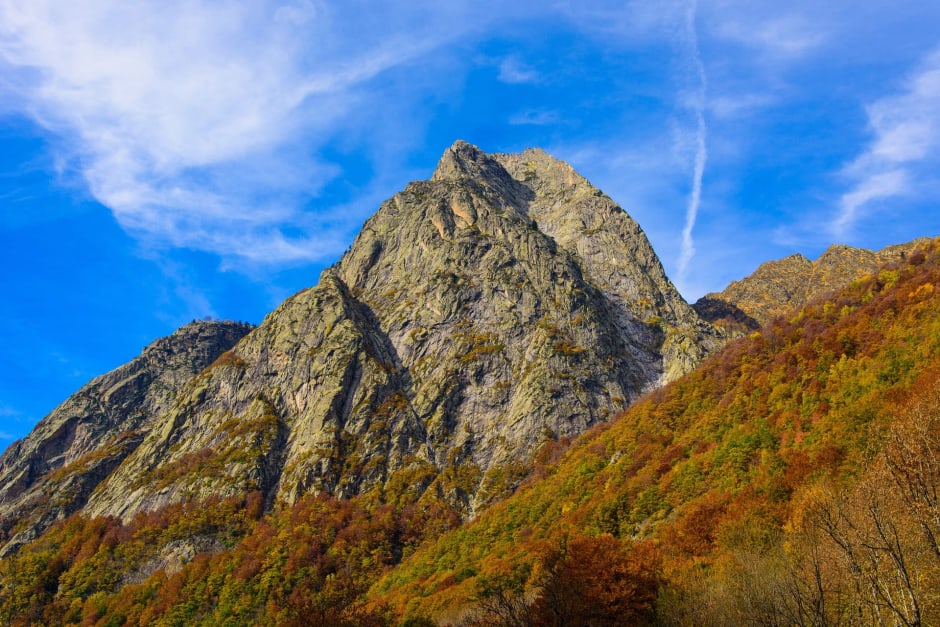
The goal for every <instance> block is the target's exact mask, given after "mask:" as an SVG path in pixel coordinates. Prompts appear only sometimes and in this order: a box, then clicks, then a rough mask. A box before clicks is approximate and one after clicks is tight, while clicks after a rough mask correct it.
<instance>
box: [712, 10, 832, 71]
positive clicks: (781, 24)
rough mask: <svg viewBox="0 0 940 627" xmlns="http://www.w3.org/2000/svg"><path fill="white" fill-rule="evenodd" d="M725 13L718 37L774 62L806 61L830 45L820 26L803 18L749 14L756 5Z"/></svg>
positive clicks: (722, 16)
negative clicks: (802, 59) (818, 50)
mask: <svg viewBox="0 0 940 627" xmlns="http://www.w3.org/2000/svg"><path fill="white" fill-rule="evenodd" d="M725 9H726V10H725V11H721V19H720V21H718V22H717V24H716V25H715V30H716V32H717V34H718V35H719V36H721V37H722V38H724V39H727V40H730V41H733V42H736V43H738V44H741V45H743V46H746V47H748V48H751V49H752V50H754V51H756V52H757V53H758V54H760V55H763V56H765V57H767V58H770V59H776V60H789V59H795V58H798V57H802V56H804V55H806V54H807V53H808V52H810V51H812V50H814V49H816V48H818V47H819V46H821V45H822V44H824V43H825V42H826V36H825V34H824V32H821V31H820V30H819V26H818V25H814V24H811V23H810V22H809V21H808V20H807V19H806V18H805V17H802V16H797V15H782V16H781V15H773V16H765V15H754V14H753V13H751V14H749V12H750V11H753V10H755V9H754V6H753V5H750V6H748V7H740V6H736V5H735V6H731V7H725ZM728 9H730V10H728Z"/></svg>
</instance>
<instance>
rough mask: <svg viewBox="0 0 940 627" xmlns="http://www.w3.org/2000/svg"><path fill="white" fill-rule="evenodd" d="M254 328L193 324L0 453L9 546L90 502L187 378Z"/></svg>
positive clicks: (0, 516) (1, 503)
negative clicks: (92, 494) (90, 498)
mask: <svg viewBox="0 0 940 627" xmlns="http://www.w3.org/2000/svg"><path fill="white" fill-rule="evenodd" d="M250 330H251V327H250V326H249V325H244V324H237V323H231V322H193V323H191V324H188V325H186V326H184V327H182V328H181V329H179V330H178V331H177V332H176V333H174V334H173V335H170V336H169V337H165V338H162V339H159V340H157V341H155V342H153V343H152V344H150V345H149V346H147V347H146V348H145V349H144V350H143V353H142V354H141V355H140V357H137V358H136V359H134V360H132V361H130V362H129V363H127V364H125V365H123V366H121V367H120V368H117V369H116V370H114V371H112V372H109V373H108V374H105V375H102V376H100V377H97V378H96V379H94V380H92V381H91V382H89V383H88V384H87V385H85V386H84V387H83V388H82V389H80V390H79V391H78V392H76V393H75V394H74V395H72V396H71V397H70V398H69V399H68V400H66V401H65V402H64V403H62V404H61V405H59V406H58V407H57V408H56V409H55V410H53V412H52V413H51V414H49V415H48V416H46V417H45V418H44V419H43V420H42V421H40V423H39V424H38V425H36V427H35V429H33V431H32V433H30V434H29V435H28V436H27V437H26V438H24V439H23V440H20V441H18V442H16V443H14V444H13V445H12V446H10V447H9V448H8V449H7V450H6V451H5V452H4V453H3V455H2V456H0V520H2V527H0V533H2V535H0V541H3V540H6V539H9V536H10V535H11V534H15V536H14V537H13V539H12V542H10V544H8V545H7V547H6V548H5V549H4V552H5V551H7V550H9V549H11V548H14V547H16V546H18V545H19V544H21V543H23V542H25V541H27V540H30V539H32V538H34V537H35V536H36V534H37V533H38V532H40V531H42V530H44V529H45V528H47V527H48V526H49V525H50V524H51V523H52V522H54V521H56V520H58V519H61V518H64V517H65V516H67V515H68V514H71V513H72V512H75V511H77V510H79V509H80V508H81V507H82V506H84V505H85V503H86V501H87V499H88V496H89V495H90V494H91V493H92V492H93V491H94V489H95V488H96V487H97V486H98V484H99V483H100V482H101V481H102V480H103V479H104V478H106V477H107V476H108V474H110V473H111V472H112V471H113V470H114V469H115V468H117V467H118V466H119V465H120V464H121V463H122V462H123V461H124V459H125V458H127V456H128V455H130V454H131V453H132V452H133V451H134V450H135V449H136V448H137V446H139V445H140V443H141V442H142V441H143V440H144V437H145V434H146V433H147V432H148V431H149V430H150V429H152V428H153V425H154V422H155V421H156V420H157V418H158V417H159V416H161V415H163V414H164V413H165V412H166V411H167V410H168V409H169V408H170V406H171V405H172V404H173V401H174V399H175V397H176V396H177V394H179V392H180V390H181V389H182V388H183V387H184V386H185V384H186V383H188V382H189V381H190V380H191V379H192V378H193V376H194V375H195V374H196V373H198V372H201V371H202V370H203V369H205V368H206V367H207V366H208V365H209V364H211V363H212V362H213V361H215V360H216V359H217V358H218V357H219V355H221V354H222V353H223V352H225V351H227V350H229V349H230V348H231V347H232V346H234V345H235V343H236V342H237V341H238V340H240V339H241V338H242V337H244V336H245V335H246V334H247V333H248V331H250ZM14 525H18V526H14ZM4 544H6V543H5V542H4Z"/></svg>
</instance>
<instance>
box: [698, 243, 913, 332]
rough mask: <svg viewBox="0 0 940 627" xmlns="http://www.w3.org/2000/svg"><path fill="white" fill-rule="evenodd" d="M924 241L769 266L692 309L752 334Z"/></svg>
mask: <svg viewBox="0 0 940 627" xmlns="http://www.w3.org/2000/svg"><path fill="white" fill-rule="evenodd" d="M927 241H929V240H927V239H926V238H921V239H917V240H914V241H912V242H908V243H906V244H897V245H895V246H888V247H887V248H884V249H882V250H880V251H877V252H875V251H871V250H866V249H864V248H852V247H851V246H844V245H841V244H834V245H832V246H830V247H829V248H828V249H826V252H824V253H823V254H822V255H820V256H819V258H818V259H817V260H816V261H810V260H809V259H807V258H806V257H804V256H803V255H790V256H789V257H785V258H783V259H779V260H777V261H768V262H766V263H763V264H761V265H760V266H759V267H758V268H757V270H755V271H754V273H753V274H751V275H750V276H747V277H745V278H743V279H741V280H740V281H733V282H732V283H731V284H730V285H729V286H728V287H726V288H725V289H724V290H723V291H722V292H719V293H713V294H706V295H705V296H703V297H702V298H700V299H699V300H698V302H696V303H695V305H694V307H695V309H696V311H697V312H698V313H699V315H700V316H701V317H702V318H704V319H706V320H708V321H710V322H716V321H718V320H720V319H722V318H728V317H729V316H730V317H731V318H734V319H735V320H736V321H737V322H739V323H743V324H744V325H745V326H746V327H748V328H754V324H753V322H756V323H757V325H764V324H767V323H768V322H770V321H772V320H773V319H774V318H776V317H777V316H781V315H785V314H790V313H792V312H795V311H797V310H799V308H800V307H802V306H803V305H806V304H807V303H809V302H810V301H812V300H815V299H816V298H819V297H821V296H825V295H826V294H828V293H830V292H834V291H836V290H838V289H841V288H843V287H846V286H847V285H849V284H850V283H851V282H852V281H854V280H856V279H860V278H861V277H863V276H865V275H868V274H872V273H874V272H877V271H878V270H879V268H881V267H882V266H884V265H886V264H889V263H891V262H895V261H900V260H902V259H903V258H904V257H905V256H906V255H908V254H911V253H912V252H913V251H914V249H915V248H917V247H918V246H920V245H921V244H923V243H925V242H927ZM748 318H750V319H751V321H753V322H751V321H749V320H748Z"/></svg>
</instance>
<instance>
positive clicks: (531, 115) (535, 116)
mask: <svg viewBox="0 0 940 627" xmlns="http://www.w3.org/2000/svg"><path fill="white" fill-rule="evenodd" d="M560 120H561V116H559V115H558V112H557V111H550V110H547V109H529V110H526V111H520V112H519V113H517V114H515V115H513V116H512V117H511V118H509V123H510V124H513V125H515V126H524V125H532V126H545V125H548V124H557V123H558V122H559V121H560Z"/></svg>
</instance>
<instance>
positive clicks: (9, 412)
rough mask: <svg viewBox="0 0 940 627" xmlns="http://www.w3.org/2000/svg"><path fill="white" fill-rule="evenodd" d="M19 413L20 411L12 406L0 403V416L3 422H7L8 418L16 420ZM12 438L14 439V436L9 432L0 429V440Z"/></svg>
mask: <svg viewBox="0 0 940 627" xmlns="http://www.w3.org/2000/svg"><path fill="white" fill-rule="evenodd" d="M19 415H20V412H18V411H16V410H15V409H13V408H12V407H5V406H2V405H0V418H3V419H4V422H7V423H8V424H9V422H8V421H10V420H14V421H18V417H19ZM13 439H16V436H14V435H12V434H10V433H9V432H7V431H3V430H0V440H13Z"/></svg>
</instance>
